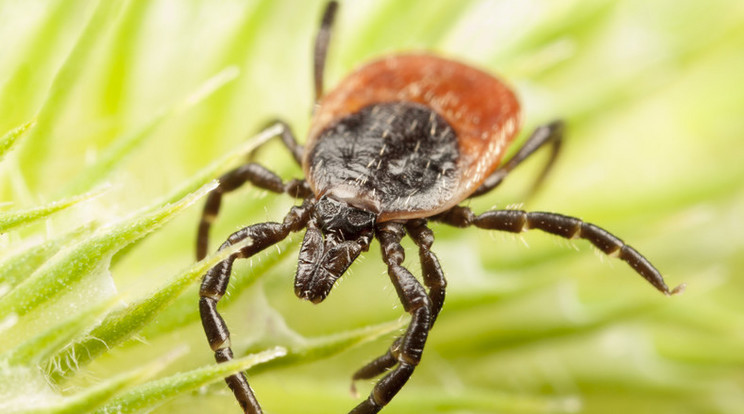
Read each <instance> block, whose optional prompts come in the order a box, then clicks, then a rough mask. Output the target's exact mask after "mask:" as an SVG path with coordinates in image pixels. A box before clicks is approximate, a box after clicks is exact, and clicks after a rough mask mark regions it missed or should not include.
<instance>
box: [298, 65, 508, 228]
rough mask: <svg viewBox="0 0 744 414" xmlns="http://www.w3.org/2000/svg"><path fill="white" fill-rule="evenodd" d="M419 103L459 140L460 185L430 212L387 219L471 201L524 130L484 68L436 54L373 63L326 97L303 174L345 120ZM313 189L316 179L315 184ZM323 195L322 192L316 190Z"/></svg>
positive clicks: (310, 139) (505, 93) (394, 214)
mask: <svg viewBox="0 0 744 414" xmlns="http://www.w3.org/2000/svg"><path fill="white" fill-rule="evenodd" d="M386 102H414V103H418V104H422V105H425V106H426V107H428V108H431V109H432V110H434V111H435V112H436V113H437V114H439V115H440V116H442V117H443V118H444V119H445V120H446V121H447V123H449V125H450V126H451V127H452V128H453V129H454V131H455V133H456V135H457V143H458V150H459V158H458V161H457V167H456V169H457V170H458V176H459V177H460V179H459V185H458V186H457V188H454V189H452V190H451V195H450V196H449V197H446V200H445V201H443V202H442V203H441V204H440V205H437V206H436V208H432V210H430V211H426V212H387V213H386V214H385V213H384V214H383V216H381V217H380V219H381V220H385V219H393V218H413V217H423V216H426V215H431V214H434V213H437V212H441V211H444V210H446V209H448V208H450V207H453V206H454V205H456V204H457V203H459V202H460V201H462V200H463V199H465V198H467V196H469V195H470V194H471V193H472V192H473V191H475V189H476V188H478V186H479V185H480V184H481V183H482V182H483V180H484V179H485V178H486V177H487V176H488V175H489V174H490V173H491V172H492V171H493V170H494V169H496V168H497V167H498V165H499V162H500V161H501V158H502V157H503V154H504V150H505V148H506V146H507V145H508V144H509V143H510V142H511V141H512V140H513V139H514V137H515V135H516V133H517V131H518V129H519V125H520V108H519V103H518V101H517V99H516V96H515V95H514V93H513V92H512V91H511V90H510V89H509V88H508V87H507V86H506V85H505V84H504V83H503V82H501V81H500V80H499V79H497V78H495V77H493V76H491V75H489V74H487V73H485V72H483V71H480V70H478V69H475V68H472V67H469V66H466V65H463V64H461V63H458V62H454V61H451V60H447V59H443V58H439V57H436V56H431V55H423V54H422V55H398V56H390V57H386V58H384V59H381V60H378V61H374V62H372V63H369V64H367V65H365V66H363V67H361V68H360V69H359V70H357V71H355V72H353V73H352V74H351V75H349V76H348V77H347V78H345V79H344V80H343V81H342V82H341V83H340V84H339V85H338V86H337V87H336V88H335V89H334V90H332V91H331V92H330V93H328V94H327V95H325V96H324V97H323V98H322V99H321V101H320V105H319V107H318V108H317V110H316V112H315V115H314V117H313V121H312V126H311V129H310V133H309V137H308V142H307V144H306V149H307V150H306V151H305V154H306V157H305V159H304V160H303V169H304V170H305V174H306V176H307V177H309V178H310V177H311V174H310V167H311V165H310V162H309V160H308V154H310V153H312V150H313V147H314V146H315V144H316V143H317V140H318V137H319V136H320V135H321V134H322V132H323V131H324V130H325V129H326V128H328V127H330V126H331V125H333V124H335V123H336V122H338V121H339V120H340V119H342V118H344V117H347V116H349V115H351V114H354V113H356V112H358V111H360V110H361V109H362V108H365V107H368V106H370V105H373V104H377V103H386ZM309 181H310V185H311V187H313V184H314V183H313V180H312V179H310V180H309ZM313 190H315V191H316V194H317V193H318V189H317V188H314V187H313Z"/></svg>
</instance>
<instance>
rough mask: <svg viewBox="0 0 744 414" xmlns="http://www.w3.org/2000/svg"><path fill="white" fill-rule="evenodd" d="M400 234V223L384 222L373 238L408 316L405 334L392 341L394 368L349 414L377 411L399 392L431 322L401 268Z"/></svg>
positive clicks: (418, 290) (419, 292)
mask: <svg viewBox="0 0 744 414" xmlns="http://www.w3.org/2000/svg"><path fill="white" fill-rule="evenodd" d="M404 235H405V231H404V230H403V224H400V223H390V222H387V223H382V224H380V225H378V226H377V238H378V239H379V240H380V244H381V247H382V257H383V260H384V261H385V264H387V266H388V275H389V276H390V281H391V282H392V283H393V286H395V290H396V292H397V293H398V297H399V298H400V301H401V303H402V304H403V308H404V309H405V310H406V312H408V313H410V314H411V323H410V324H409V325H408V329H406V332H405V334H403V336H402V337H400V338H399V339H397V340H396V341H395V343H396V344H397V349H396V351H395V352H394V354H395V355H397V357H396V366H395V368H393V369H392V370H391V371H390V372H389V373H388V374H387V375H385V376H384V377H382V379H380V380H379V381H378V382H377V384H375V387H374V389H373V390H372V393H371V394H370V396H369V397H368V398H367V399H366V400H364V401H363V402H362V403H361V404H359V405H358V406H356V408H354V409H353V410H352V411H350V413H353V414H369V413H376V412H379V411H380V410H381V409H382V407H384V406H385V405H387V403H388V402H390V400H391V399H392V398H393V397H394V396H395V394H397V393H398V391H400V389H401V388H402V387H403V385H404V384H405V383H406V382H407V381H408V378H410V377H411V374H413V370H414V369H415V367H416V365H418V363H419V361H420V360H421V354H422V353H423V351H424V344H426V338H427V336H428V333H429V329H430V328H431V324H432V320H433V319H432V310H431V309H432V304H431V301H430V300H429V296H428V295H427V294H426V291H425V290H424V287H423V286H421V284H420V283H419V282H418V280H416V278H415V277H413V275H412V274H411V272H409V271H408V269H406V268H404V267H403V266H401V264H402V263H403V260H404V258H405V253H404V251H403V246H401V245H400V240H401V239H402V238H403V236H404Z"/></svg>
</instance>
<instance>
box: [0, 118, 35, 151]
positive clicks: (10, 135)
mask: <svg viewBox="0 0 744 414" xmlns="http://www.w3.org/2000/svg"><path fill="white" fill-rule="evenodd" d="M35 123H36V121H29V122H27V123H25V124H23V125H21V126H19V127H16V128H14V129H12V130H10V131H8V132H7V133H6V134H5V135H3V136H2V137H1V138H0V161H2V160H3V158H5V154H7V153H8V152H9V151H10V150H11V148H13V146H14V145H15V144H16V142H17V141H18V138H20V137H21V136H22V135H23V134H24V133H25V132H26V131H28V130H29V129H30V128H31V127H33V126H34V124H35Z"/></svg>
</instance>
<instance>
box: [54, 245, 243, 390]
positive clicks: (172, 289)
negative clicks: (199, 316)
mask: <svg viewBox="0 0 744 414" xmlns="http://www.w3.org/2000/svg"><path fill="white" fill-rule="evenodd" d="M251 242H252V240H250V239H246V240H243V241H241V242H240V243H236V244H234V245H232V246H230V247H229V248H226V249H224V250H222V251H219V252H218V253H215V254H212V255H210V256H208V257H206V258H204V259H203V260H201V261H199V262H197V263H195V264H193V265H191V266H190V267H189V268H188V269H186V270H185V271H183V272H181V273H179V274H177V275H175V276H174V277H172V278H171V280H170V281H169V282H167V283H166V284H165V285H164V286H162V287H160V288H158V289H157V290H156V291H154V292H149V293H146V294H144V295H143V296H142V297H141V298H138V299H137V300H135V301H133V302H132V303H129V304H126V305H125V306H124V307H123V308H121V309H117V310H115V311H113V312H111V313H110V314H108V315H107V316H106V318H105V319H104V320H103V321H102V322H101V323H100V325H98V326H97V327H95V328H94V329H93V330H92V331H91V332H90V333H89V334H88V335H86V336H85V337H84V338H83V339H81V340H79V341H77V342H75V343H73V344H72V345H71V346H69V347H68V348H67V349H65V350H64V351H63V352H60V353H58V354H57V355H55V356H54V357H53V358H52V359H51V362H50V364H49V365H50V367H51V368H53V370H52V369H50V371H53V373H54V375H55V377H61V376H65V375H68V374H69V373H71V372H74V371H77V370H79V369H80V368H82V367H83V366H85V365H86V364H88V363H89V362H91V361H92V360H94V359H95V358H96V357H97V356H99V355H100V354H102V353H104V352H106V351H108V350H110V349H111V348H113V347H115V346H117V345H119V344H120V343H122V342H124V341H125V340H127V339H129V338H131V337H132V336H133V335H135V334H137V333H138V332H139V331H140V330H141V329H142V328H143V327H145V326H147V324H149V323H150V322H152V320H153V319H154V318H155V316H157V315H158V313H160V312H162V311H163V310H164V309H165V308H166V307H167V306H168V305H170V304H171V303H172V302H173V301H175V300H176V298H178V297H179V296H180V294H181V293H182V292H183V291H184V290H186V288H187V287H189V286H191V285H194V284H195V283H196V282H197V281H198V280H199V279H200V278H201V277H202V275H204V273H206V271H207V270H209V269H210V268H212V267H213V266H215V265H216V264H217V263H218V262H220V261H222V260H223V259H225V258H227V257H228V256H229V255H230V254H232V253H235V252H236V251H238V250H240V249H241V248H243V247H246V246H248V245H250V243H251ZM191 302H192V304H193V305H194V307H195V308H196V299H193V298H192V300H191Z"/></svg>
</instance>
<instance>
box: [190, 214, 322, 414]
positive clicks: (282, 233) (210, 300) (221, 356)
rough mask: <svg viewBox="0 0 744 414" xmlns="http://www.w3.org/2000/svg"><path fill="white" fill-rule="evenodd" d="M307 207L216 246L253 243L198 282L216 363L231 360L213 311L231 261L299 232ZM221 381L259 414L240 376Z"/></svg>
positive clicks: (225, 331) (227, 342) (227, 278)
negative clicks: (250, 241)
mask: <svg viewBox="0 0 744 414" xmlns="http://www.w3.org/2000/svg"><path fill="white" fill-rule="evenodd" d="M311 204H312V203H311V202H310V201H308V200H306V201H305V202H304V203H303V204H302V205H301V206H294V207H292V209H291V210H290V212H289V214H287V216H286V217H285V218H284V222H283V223H281V224H279V223H261V224H254V225H252V226H249V227H246V228H244V229H242V230H239V231H237V232H235V233H233V234H232V235H230V237H229V238H228V239H227V241H225V243H223V244H222V246H220V250H222V249H225V248H227V247H229V246H231V245H233V244H235V243H238V242H239V241H241V240H244V239H246V238H250V239H252V240H253V243H252V244H250V245H248V246H246V247H243V248H242V249H240V250H239V251H238V252H236V253H233V254H232V255H230V256H229V257H228V258H227V259H225V260H223V261H221V262H219V263H218V264H217V265H216V266H215V267H213V268H211V269H209V271H208V272H207V273H206V274H205V275H204V278H203V279H202V284H201V289H200V291H199V296H200V299H199V313H200V314H201V320H202V325H203V326H204V332H205V333H206V336H207V341H209V346H210V347H211V348H212V351H214V357H215V359H216V360H217V362H225V361H229V360H231V359H232V357H233V354H232V350H231V349H230V331H229V330H228V329H227V325H226V324H225V321H224V320H223V319H222V316H220V314H219V312H218V311H217V302H219V301H220V299H222V297H223V296H224V295H225V292H226V291H227V285H228V282H229V281H230V273H231V272H232V265H233V262H234V261H235V260H236V259H239V258H248V257H251V256H253V255H254V254H256V253H258V252H260V251H261V250H264V249H265V248H267V247H269V246H271V245H273V244H275V243H278V242H280V241H282V240H284V239H285V238H286V237H287V236H288V235H289V233H290V232H293V231H298V230H300V229H302V228H303V227H304V225H305V223H307V220H308V218H309V214H310V210H311ZM225 382H227V385H228V386H229V387H230V389H231V390H232V391H233V394H235V398H236V399H237V400H238V403H239V404H240V406H241V407H242V408H243V411H244V412H245V413H249V414H259V413H261V407H260V406H259V404H258V401H256V397H255V396H254V395H253V391H252V390H251V388H250V386H249V385H248V380H247V378H246V376H245V374H244V373H242V372H241V373H239V374H236V375H231V376H229V377H227V378H225Z"/></svg>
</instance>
